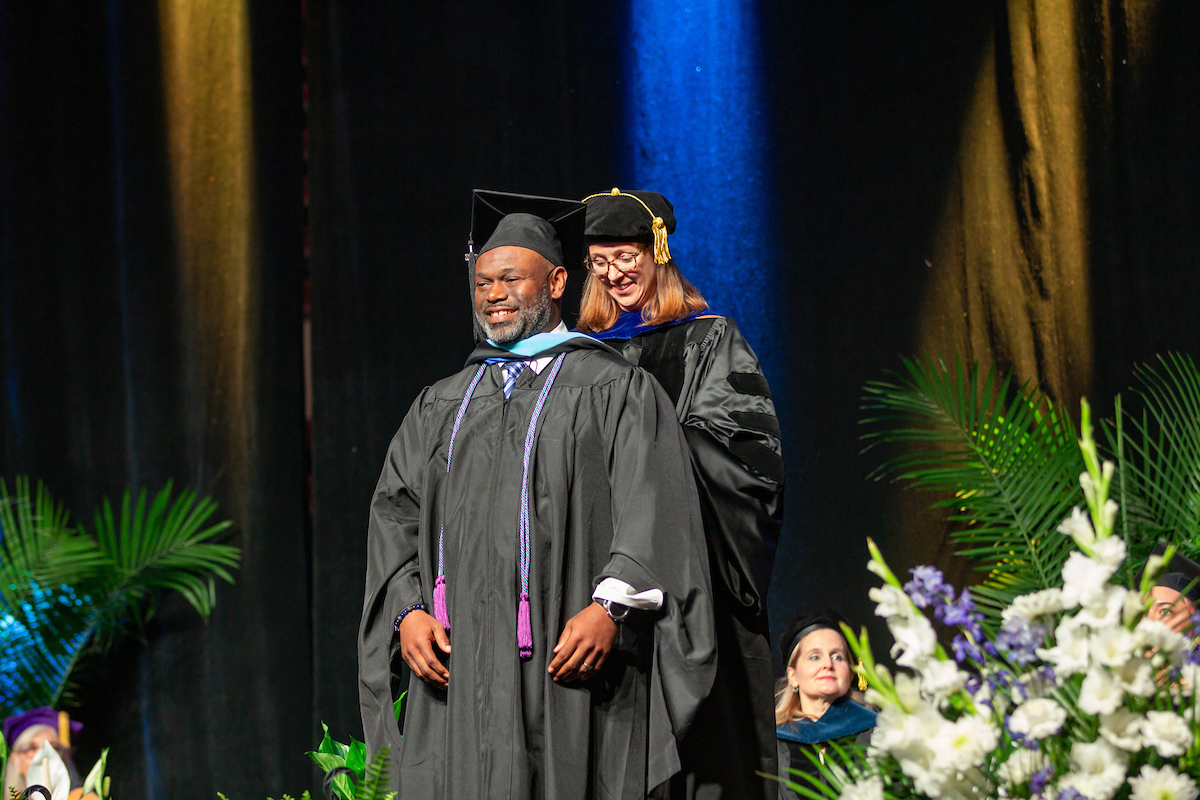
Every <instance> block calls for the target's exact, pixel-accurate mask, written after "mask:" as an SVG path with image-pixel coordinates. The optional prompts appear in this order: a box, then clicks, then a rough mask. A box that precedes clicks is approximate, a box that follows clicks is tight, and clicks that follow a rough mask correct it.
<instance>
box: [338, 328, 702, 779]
mask: <svg viewBox="0 0 1200 800" xmlns="http://www.w3.org/2000/svg"><path fill="white" fill-rule="evenodd" d="M560 351H565V352H566V353H567V356H566V359H565V361H564V364H563V367H562V370H561V372H560V373H559V374H558V376H557V379H556V380H555V383H554V385H553V388H552V390H551V391H550V393H549V397H548V400H547V403H546V407H545V411H544V414H543V417H542V422H541V424H540V426H539V427H538V429H537V434H536V445H535V448H534V463H533V472H532V484H531V495H532V502H531V512H532V514H531V520H532V556H531V567H530V587H529V591H530V597H531V621H532V629H533V641H534V652H533V656H532V658H531V659H530V660H528V661H522V660H520V659H519V658H518V652H517V641H516V627H517V605H518V593H519V589H518V567H517V554H518V536H517V529H518V512H519V508H520V483H521V474H522V465H521V459H522V451H523V442H524V439H525V437H526V433H527V429H528V423H529V420H530V417H531V414H532V411H533V407H534V404H535V402H536V400H537V397H538V393H539V391H540V390H541V388H542V386H543V385H544V383H545V381H546V379H547V376H548V374H549V372H550V368H549V367H547V368H546V369H543V370H542V372H541V373H540V374H535V373H534V372H533V371H532V370H530V369H526V370H525V371H524V373H523V374H522V375H521V376H520V377H519V379H518V380H517V384H516V387H515V389H514V391H513V393H512V396H511V398H509V399H508V400H506V399H505V398H504V394H503V392H502V388H501V383H502V378H501V376H500V370H499V368H497V367H494V366H490V367H488V368H487V369H486V371H485V373H484V376H483V377H482V379H481V380H480V382H479V385H478V387H477V389H476V390H475V393H474V397H473V399H472V400H471V402H470V404H469V406H468V408H467V412H466V414H465V417H464V419H463V422H462V426H461V429H460V431H459V433H458V436H457V437H456V439H455V444H454V454H453V462H452V464H451V469H450V472H449V474H447V472H446V454H447V447H448V444H449V439H450V433H451V428H452V426H453V420H454V417H455V413H456V411H457V410H458V408H459V406H460V404H461V402H462V398H463V395H464V392H465V391H466V389H467V385H468V383H469V382H470V380H471V378H472V377H473V376H474V375H475V372H476V369H477V364H478V363H480V362H481V360H482V359H484V358H487V357H490V356H495V355H505V354H504V353H503V352H502V351H497V350H495V349H494V348H491V347H490V346H487V345H483V346H481V347H480V348H478V349H477V350H476V351H475V353H473V354H472V356H471V359H470V360H469V362H468V366H467V367H466V368H465V369H464V370H463V371H462V372H460V373H458V374H457V375H454V376H452V377H450V378H447V379H445V380H442V381H439V382H438V383H436V384H434V385H433V386H431V387H429V388H427V389H426V390H425V391H424V392H422V394H421V395H420V396H419V397H418V398H417V400H416V401H415V402H414V403H413V405H412V408H411V409H410V410H409V412H408V415H407V417H406V418H405V420H404V423H403V424H402V425H401V427H400V430H399V432H398V433H397V434H396V436H395V438H394V439H393V441H392V444H391V447H390V449H389V451H388V455H387V460H386V462H385V464H384V468H383V473H382V475H381V476H380V479H379V484H378V487H377V489H376V492H375V497H374V500H373V502H372V507H371V520H370V526H369V532H368V567H367V591H366V600H365V604H364V610H363V618H362V626H361V630H360V641H359V674H360V701H361V710H362V717H363V726H364V729H365V731H366V739H367V745H368V750H369V751H370V752H375V751H376V750H378V749H379V748H380V747H382V746H384V745H390V746H391V750H392V753H393V756H394V757H393V759H392V764H393V768H392V775H393V778H392V784H393V786H394V788H397V789H398V790H399V791H400V797H404V798H408V797H412V798H420V799H421V800H440V799H441V798H446V799H447V800H453V799H458V798H462V799H463V800H466V799H467V798H470V799H471V800H476V798H539V799H540V798H546V800H576V799H577V798H597V800H599V799H600V798H640V797H644V796H645V795H646V793H647V791H648V790H651V789H653V788H654V787H655V786H657V785H658V784H661V783H663V782H665V781H666V780H668V779H669V778H670V777H671V775H673V774H674V773H675V772H676V771H677V770H678V768H679V759H678V755H677V747H676V740H677V738H680V737H682V735H683V733H684V732H685V731H686V729H687V727H688V725H689V723H690V722H691V720H692V718H693V716H694V715H695V711H696V708H697V707H698V706H699V704H700V701H701V699H702V698H703V697H704V696H705V695H706V694H707V693H708V690H709V687H710V685H711V683H712V678H713V672H714V661H715V642H714V633H713V623H712V605H711V593H710V586H709V577H708V565H707V557H706V553H705V547H704V543H703V529H702V523H701V520H700V514H699V511H698V506H697V499H696V492H695V489H694V482H693V481H692V478H691V475H690V474H689V471H688V466H687V446H686V444H685V442H684V439H683V434H682V431H681V430H680V426H679V424H678V422H677V421H676V419H675V415H674V412H673V409H672V408H671V406H670V403H669V401H668V400H667V399H666V397H665V396H664V395H663V393H662V391H661V389H659V388H658V386H657V384H655V382H654V381H653V380H652V379H650V378H649V376H648V375H647V374H646V373H645V372H643V371H642V370H638V369H634V368H632V367H631V366H630V365H629V364H628V363H627V362H625V361H624V360H623V359H621V358H620V357H619V356H618V355H617V354H616V353H615V352H613V351H612V350H611V349H609V348H608V347H607V346H605V345H603V344H601V343H599V342H596V341H594V340H590V339H583V338H580V339H574V340H571V341H569V342H567V343H565V344H563V345H559V346H558V347H555V348H553V349H551V350H550V351H547V352H548V354H555V353H557V352H560ZM442 526H444V531H445V539H444V541H445V545H444V558H445V564H446V570H445V573H446V576H447V580H446V586H447V603H448V610H449V618H450V641H451V646H452V648H453V652H452V654H451V655H450V656H449V658H448V667H449V671H450V681H449V684H450V685H449V689H448V690H446V691H441V690H438V689H435V688H433V687H430V686H428V685H427V684H424V683H422V682H420V681H418V680H415V679H414V680H412V681H410V686H409V694H408V697H407V700H406V710H405V720H404V725H405V729H404V736H403V739H402V740H401V738H400V735H399V731H398V730H397V725H396V722H395V720H394V717H393V715H392V698H393V688H394V673H395V671H396V670H398V668H399V664H400V657H399V655H398V652H397V651H398V637H396V638H394V637H393V633H392V625H393V620H394V619H395V617H396V615H397V614H398V613H399V612H400V611H401V610H402V609H404V608H405V607H407V606H408V605H410V604H412V603H417V602H421V603H424V604H425V605H426V607H427V608H432V587H433V586H434V580H435V568H436V563H437V554H436V548H437V536H438V531H439V528H442ZM606 577H615V578H619V579H620V580H623V581H625V582H626V583H628V584H630V585H631V586H633V587H634V588H635V589H637V590H638V591H643V590H646V589H651V588H659V589H662V590H663V592H664V594H665V602H664V605H663V608H662V610H661V611H659V612H635V614H633V615H631V621H630V624H629V625H625V626H623V628H622V631H621V637H620V641H621V643H622V644H621V647H620V649H619V650H617V651H614V652H613V653H612V654H611V655H610V657H609V659H608V661H607V662H606V663H605V665H604V667H603V668H602V669H601V670H600V673H599V674H598V675H596V676H595V677H594V678H593V679H592V680H591V681H590V682H587V683H574V684H570V685H559V684H557V683H555V682H553V681H552V680H550V678H549V676H548V675H547V672H546V667H547V664H548V663H549V661H550V660H551V658H552V655H553V654H552V652H551V650H552V648H553V647H554V644H555V642H556V641H557V639H558V636H559V635H560V633H561V631H562V629H563V625H564V624H565V623H566V621H567V620H568V619H570V618H571V617H572V616H573V615H575V614H576V613H578V612H579V611H581V610H582V609H583V608H585V607H586V606H587V605H588V604H589V603H590V602H591V594H592V591H593V589H594V587H595V586H596V584H597V583H598V582H599V581H600V580H602V579H603V578H606ZM397 773H398V774H397Z"/></svg>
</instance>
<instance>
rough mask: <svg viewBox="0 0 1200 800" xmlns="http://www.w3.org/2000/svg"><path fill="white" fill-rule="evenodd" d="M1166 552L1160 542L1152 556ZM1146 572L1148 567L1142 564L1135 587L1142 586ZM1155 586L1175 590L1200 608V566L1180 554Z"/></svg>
mask: <svg viewBox="0 0 1200 800" xmlns="http://www.w3.org/2000/svg"><path fill="white" fill-rule="evenodd" d="M1166 551H1167V546H1166V545H1165V544H1163V543H1161V542H1160V543H1158V544H1156V545H1155V546H1154V549H1153V550H1151V551H1150V555H1152V556H1161V555H1162V554H1163V553H1165V552H1166ZM1145 571H1146V565H1145V564H1142V567H1141V569H1139V570H1138V573H1137V577H1136V578H1135V579H1134V586H1141V585H1142V575H1143V574H1144V573H1145ZM1154 585H1155V586H1165V587H1167V588H1168V589H1174V590H1175V591H1177V592H1179V593H1180V594H1183V595H1184V596H1185V597H1187V598H1188V599H1189V600H1191V601H1192V603H1194V604H1196V605H1198V606H1200V564H1197V563H1196V562H1195V561H1192V560H1191V559H1190V558H1188V557H1187V556H1183V555H1180V554H1179V553H1176V554H1175V555H1173V556H1171V560H1170V562H1169V563H1168V564H1167V565H1166V569H1165V570H1164V571H1163V573H1162V574H1161V575H1159V576H1158V580H1156V581H1155V582H1154ZM1185 590H1186V591H1185Z"/></svg>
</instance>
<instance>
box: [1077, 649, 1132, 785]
mask: <svg viewBox="0 0 1200 800" xmlns="http://www.w3.org/2000/svg"><path fill="white" fill-rule="evenodd" d="M1124 698H1125V691H1124V689H1123V687H1122V686H1121V683H1120V682H1119V681H1118V680H1117V679H1116V676H1114V675H1113V674H1112V673H1111V672H1109V671H1108V670H1107V669H1105V668H1104V667H1091V668H1090V669H1089V670H1088V671H1087V675H1085V676H1084V678H1083V684H1082V685H1080V687H1079V710H1080V711H1082V712H1083V713H1085V714H1111V713H1113V712H1114V711H1116V710H1117V709H1118V708H1120V707H1121V701H1122V700H1124ZM1076 788H1078V787H1076ZM1093 800H1095V799H1094V798H1093Z"/></svg>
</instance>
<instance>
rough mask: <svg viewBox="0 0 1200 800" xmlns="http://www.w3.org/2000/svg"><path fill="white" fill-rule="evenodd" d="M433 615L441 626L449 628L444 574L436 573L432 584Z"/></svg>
mask: <svg viewBox="0 0 1200 800" xmlns="http://www.w3.org/2000/svg"><path fill="white" fill-rule="evenodd" d="M433 616H434V617H435V618H436V619H437V621H438V622H440V623H442V627H443V628H445V629H446V630H450V613H449V612H448V611H447V610H446V576H445V575H438V576H437V580H436V581H434V584H433Z"/></svg>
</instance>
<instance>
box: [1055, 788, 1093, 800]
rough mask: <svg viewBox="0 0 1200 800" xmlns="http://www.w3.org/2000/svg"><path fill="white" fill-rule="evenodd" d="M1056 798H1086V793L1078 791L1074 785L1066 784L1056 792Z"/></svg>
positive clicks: (1077, 799)
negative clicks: (1065, 786) (1066, 785)
mask: <svg viewBox="0 0 1200 800" xmlns="http://www.w3.org/2000/svg"><path fill="white" fill-rule="evenodd" d="M1058 800H1088V798H1087V796H1086V795H1082V794H1080V793H1079V790H1078V789H1076V788H1075V787H1074V786H1068V787H1067V788H1065V789H1063V790H1062V791H1061V792H1059V793H1058Z"/></svg>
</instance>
